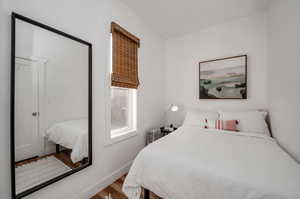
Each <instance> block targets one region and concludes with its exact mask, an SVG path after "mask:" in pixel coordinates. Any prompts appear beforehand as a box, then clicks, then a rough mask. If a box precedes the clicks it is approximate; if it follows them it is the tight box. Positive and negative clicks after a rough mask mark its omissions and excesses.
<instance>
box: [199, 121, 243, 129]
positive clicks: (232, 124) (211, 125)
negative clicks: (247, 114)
mask: <svg viewBox="0 0 300 199" xmlns="http://www.w3.org/2000/svg"><path fill="white" fill-rule="evenodd" d="M237 124H238V121H237V120H205V126H204V128H207V129H218V130H227V131H238V130H237V127H236V126H237Z"/></svg>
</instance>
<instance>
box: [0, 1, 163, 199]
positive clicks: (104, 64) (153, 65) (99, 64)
mask: <svg viewBox="0 0 300 199" xmlns="http://www.w3.org/2000/svg"><path fill="white" fill-rule="evenodd" d="M12 11H15V12H18V13H20V14H23V15H25V16H28V17H30V18H34V19H36V20H38V21H40V22H43V23H46V24H48V25H50V26H53V27H55V28H58V29H60V30H63V31H65V32H67V33H70V34H73V35H74V36H77V37H80V38H82V39H85V40H87V41H90V42H91V43H92V44H93V92H94V93H93V95H94V96H93V100H94V101H93V117H94V118H93V122H94V124H93V129H94V131H93V158H94V162H93V165H92V166H91V167H89V168H87V169H85V170H83V171H81V172H79V173H77V174H74V175H72V176H70V177H68V178H65V179H64V180H62V181H59V182H57V183H55V184H53V185H50V186H48V187H46V188H44V189H42V190H40V191H39V192H36V193H34V194H32V195H30V196H29V197H28V198H34V199H48V198H51V199H52V198H55V199H60V198H61V199H64V198H66V196H68V198H72V199H73V198H78V197H80V196H82V198H87V197H86V195H84V194H83V193H92V192H93V191H98V190H99V189H100V188H101V186H103V185H104V184H105V183H109V182H110V180H111V179H110V178H109V177H110V175H111V174H112V173H114V172H115V171H118V169H120V168H127V167H126V166H128V163H130V162H131V161H132V160H133V159H134V157H135V156H136V154H137V153H138V151H139V150H140V149H141V148H142V147H143V146H144V132H145V131H146V130H148V129H149V128H152V127H157V126H159V125H161V124H162V123H163V112H162V109H163V106H164V103H163V88H162V86H161V85H162V84H163V78H164V77H163V73H162V70H161V68H162V67H163V66H162V64H163V51H164V46H163V44H162V43H163V41H162V40H161V39H160V38H159V37H157V36H156V35H155V34H154V33H152V31H150V30H148V28H147V27H146V26H145V25H144V23H143V22H142V21H140V20H139V18H138V17H137V16H136V15H135V14H134V13H133V12H131V10H130V9H128V8H127V7H126V6H125V5H123V4H122V3H121V2H120V1H118V0H90V1H80V0H52V1H39V0H27V1H23V0H1V1H0V26H1V27H0V41H1V45H0V66H1V67H0V85H1V86H0V110H1V111H0V198H5V199H9V198H10V169H9V168H10V163H9V161H10V158H9V155H10V150H9V133H10V132H9V121H10V120H9V115H10V112H9V110H10V108H9V102H10V98H9V95H10V91H9V88H10V83H9V81H10V77H9V75H10V13H11V12H12ZM112 20H113V21H116V22H117V23H120V24H121V25H123V26H124V27H125V28H126V29H128V30H130V31H131V32H132V33H134V34H135V35H137V36H138V37H140V39H141V48H140V49H139V77H140V82H141V86H140V88H139V90H138V131H139V132H140V134H139V135H137V136H135V137H132V138H130V139H128V140H125V141H122V142H119V143H117V144H113V145H110V146H104V140H105V134H106V133H108V131H109V129H107V128H106V122H110V119H109V118H106V117H105V115H106V113H105V112H106V111H110V110H107V107H106V104H107V103H106V102H107V100H109V95H108V93H109V85H110V82H109V81H108V79H109V76H108V75H109V46H110V40H109V39H110V22H111V21H112ZM115 177H116V176H115ZM82 194H83V195H82Z"/></svg>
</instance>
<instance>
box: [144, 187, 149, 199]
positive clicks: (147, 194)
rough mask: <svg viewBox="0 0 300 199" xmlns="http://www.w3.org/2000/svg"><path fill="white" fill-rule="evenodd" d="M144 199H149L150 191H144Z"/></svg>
mask: <svg viewBox="0 0 300 199" xmlns="http://www.w3.org/2000/svg"><path fill="white" fill-rule="evenodd" d="M144 199H150V191H149V190H148V189H144Z"/></svg>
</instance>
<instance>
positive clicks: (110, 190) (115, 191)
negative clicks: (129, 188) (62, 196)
mask: <svg viewBox="0 0 300 199" xmlns="http://www.w3.org/2000/svg"><path fill="white" fill-rule="evenodd" d="M125 177H126V175H124V176H122V177H121V178H119V179H118V180H116V181H115V182H114V183H112V184H111V185H109V186H108V187H106V188H105V189H104V190H102V191H100V192H99V193H97V194H96V195H94V196H93V197H92V198H91V199H105V196H108V195H109V194H111V197H112V199H128V198H127V197H126V196H125V194H124V193H123V191H122V186H123V182H124V180H125ZM143 194H144V192H143V191H142V195H141V197H140V198H141V199H143V198H144V195H143ZM150 199H162V198H160V197H158V196H156V195H155V194H154V193H150Z"/></svg>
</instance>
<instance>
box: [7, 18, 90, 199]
mask: <svg viewBox="0 0 300 199" xmlns="http://www.w3.org/2000/svg"><path fill="white" fill-rule="evenodd" d="M91 53H92V45H91V44H90V43H88V42H86V41H83V40H81V39H78V38H76V37H73V36H71V35H69V34H66V33H64V32H61V31H59V30H56V29H54V28H51V27H49V26H46V25H43V24H41V23H39V22H36V21H33V20H31V19H29V18H26V17H24V16H21V15H18V14H15V13H13V14H12V93H11V94H12V106H11V110H12V118H11V120H12V128H11V142H12V145H11V146H12V149H11V153H12V154H11V157H12V165H13V167H12V195H13V198H22V197H24V196H26V195H28V194H30V193H32V192H34V191H37V190H39V189H41V188H43V187H45V186H47V185H49V184H51V183H54V182H56V181H58V180H60V179H62V178H64V177H66V176H68V175H71V174H73V173H75V172H77V171H80V170H82V169H84V168H86V167H87V166H90V165H91V164H92V126H91V125H92V112H91V111H92V107H91V104H92V85H91V82H92V79H91V78H92V77H91V70H92V60H91Z"/></svg>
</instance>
